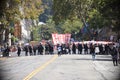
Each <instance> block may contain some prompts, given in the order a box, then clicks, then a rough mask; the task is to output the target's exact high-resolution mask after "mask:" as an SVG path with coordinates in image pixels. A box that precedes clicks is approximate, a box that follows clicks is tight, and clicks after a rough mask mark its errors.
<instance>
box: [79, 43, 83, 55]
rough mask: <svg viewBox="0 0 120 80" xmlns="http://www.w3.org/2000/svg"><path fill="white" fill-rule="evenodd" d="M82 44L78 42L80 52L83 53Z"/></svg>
mask: <svg viewBox="0 0 120 80" xmlns="http://www.w3.org/2000/svg"><path fill="white" fill-rule="evenodd" d="M82 49H83V47H82V44H80V43H78V54H82Z"/></svg>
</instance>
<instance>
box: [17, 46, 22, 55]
mask: <svg viewBox="0 0 120 80" xmlns="http://www.w3.org/2000/svg"><path fill="white" fill-rule="evenodd" d="M17 54H18V56H20V54H21V47H20V45H18V46H17Z"/></svg>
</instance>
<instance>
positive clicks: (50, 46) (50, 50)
mask: <svg viewBox="0 0 120 80" xmlns="http://www.w3.org/2000/svg"><path fill="white" fill-rule="evenodd" d="M53 51H54V50H53V46H52V45H50V44H49V53H50V54H54V53H53Z"/></svg>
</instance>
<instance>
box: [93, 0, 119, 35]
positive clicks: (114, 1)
mask: <svg viewBox="0 0 120 80" xmlns="http://www.w3.org/2000/svg"><path fill="white" fill-rule="evenodd" d="M94 8H95V9H97V10H98V11H99V12H100V13H101V14H102V16H103V17H104V18H105V19H106V20H107V21H109V22H110V23H109V25H110V26H109V27H112V29H113V30H114V31H115V32H117V33H118V35H119V36H120V31H119V30H120V10H119V9H120V1H119V0H94Z"/></svg>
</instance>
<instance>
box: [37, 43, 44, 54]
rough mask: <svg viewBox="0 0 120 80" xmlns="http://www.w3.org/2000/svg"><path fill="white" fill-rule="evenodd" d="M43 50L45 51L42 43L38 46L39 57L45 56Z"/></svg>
mask: <svg viewBox="0 0 120 80" xmlns="http://www.w3.org/2000/svg"><path fill="white" fill-rule="evenodd" d="M43 50H44V48H43V46H42V44H41V43H40V44H39V45H38V55H43Z"/></svg>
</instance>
